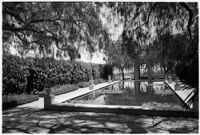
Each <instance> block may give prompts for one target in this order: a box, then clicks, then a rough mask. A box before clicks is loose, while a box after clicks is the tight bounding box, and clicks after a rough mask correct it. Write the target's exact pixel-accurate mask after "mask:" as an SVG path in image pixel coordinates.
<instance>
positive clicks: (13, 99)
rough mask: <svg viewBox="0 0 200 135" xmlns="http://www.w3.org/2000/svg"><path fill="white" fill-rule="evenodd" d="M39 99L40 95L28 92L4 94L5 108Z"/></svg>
mask: <svg viewBox="0 0 200 135" xmlns="http://www.w3.org/2000/svg"><path fill="white" fill-rule="evenodd" d="M38 99H39V96H38V95H33V94H31V95H28V94H13V95H11V94H10V95H3V100H2V101H3V110H5V109H8V108H11V107H14V106H17V105H22V104H25V103H29V102H33V101H36V100H38Z"/></svg>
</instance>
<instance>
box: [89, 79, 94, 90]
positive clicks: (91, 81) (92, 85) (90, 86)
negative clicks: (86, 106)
mask: <svg viewBox="0 0 200 135" xmlns="http://www.w3.org/2000/svg"><path fill="white" fill-rule="evenodd" d="M89 82H90V85H89V89H90V90H92V89H94V79H90V81H89Z"/></svg>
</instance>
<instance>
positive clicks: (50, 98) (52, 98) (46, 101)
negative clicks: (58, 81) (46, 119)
mask: <svg viewBox="0 0 200 135" xmlns="http://www.w3.org/2000/svg"><path fill="white" fill-rule="evenodd" d="M51 90H52V89H51V88H48V89H46V94H45V95H44V109H47V108H49V107H50V105H51V104H53V103H54V101H55V96H54V95H53V94H51Z"/></svg>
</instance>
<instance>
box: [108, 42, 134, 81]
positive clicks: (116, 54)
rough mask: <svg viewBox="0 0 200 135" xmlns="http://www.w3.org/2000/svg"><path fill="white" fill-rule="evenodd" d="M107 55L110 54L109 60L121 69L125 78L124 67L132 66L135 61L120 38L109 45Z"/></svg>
mask: <svg viewBox="0 0 200 135" xmlns="http://www.w3.org/2000/svg"><path fill="white" fill-rule="evenodd" d="M106 55H107V56H108V62H110V63H112V65H113V66H114V67H116V68H118V69H119V70H120V71H121V73H122V79H123V80H124V69H130V68H132V67H133V61H132V60H131V58H130V57H129V56H128V54H127V53H126V51H125V50H124V49H123V48H122V46H121V43H120V40H118V41H117V42H113V43H111V44H108V45H107V49H106Z"/></svg>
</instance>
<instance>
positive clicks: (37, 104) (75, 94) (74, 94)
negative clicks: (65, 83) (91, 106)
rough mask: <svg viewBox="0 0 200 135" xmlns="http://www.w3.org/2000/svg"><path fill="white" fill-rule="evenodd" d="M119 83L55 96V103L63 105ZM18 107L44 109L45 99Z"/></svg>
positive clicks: (41, 98) (105, 84) (98, 85)
mask: <svg viewBox="0 0 200 135" xmlns="http://www.w3.org/2000/svg"><path fill="white" fill-rule="evenodd" d="M118 82H119V81H114V82H111V83H108V82H105V83H101V84H97V85H95V86H94V89H92V90H90V89H89V87H86V88H79V89H78V90H75V91H72V92H68V93H65V94H61V95H57V96H55V102H56V103H61V102H64V101H66V100H69V99H73V98H75V97H78V96H81V95H84V94H87V93H90V92H92V91H95V90H98V89H101V88H104V87H107V86H109V85H113V84H115V83H118ZM18 107H29V108H38V109H43V108H44V98H43V97H40V98H39V100H37V101H34V102H31V103H27V104H23V105H20V106H18Z"/></svg>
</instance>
